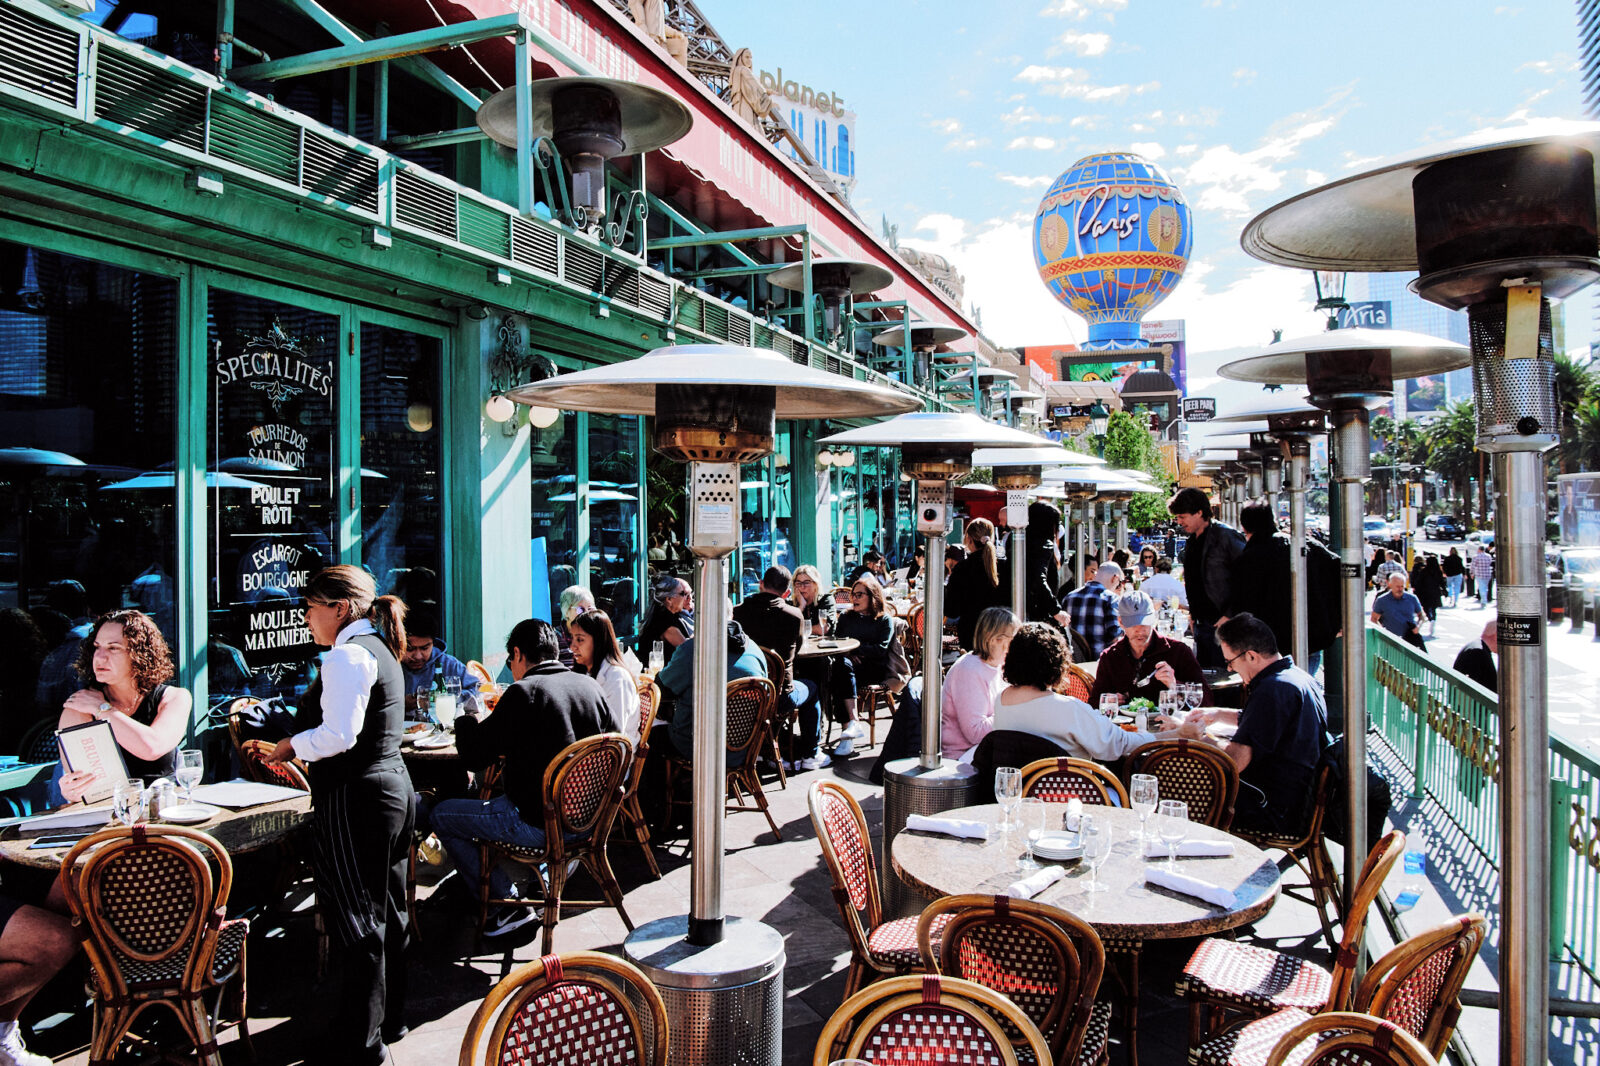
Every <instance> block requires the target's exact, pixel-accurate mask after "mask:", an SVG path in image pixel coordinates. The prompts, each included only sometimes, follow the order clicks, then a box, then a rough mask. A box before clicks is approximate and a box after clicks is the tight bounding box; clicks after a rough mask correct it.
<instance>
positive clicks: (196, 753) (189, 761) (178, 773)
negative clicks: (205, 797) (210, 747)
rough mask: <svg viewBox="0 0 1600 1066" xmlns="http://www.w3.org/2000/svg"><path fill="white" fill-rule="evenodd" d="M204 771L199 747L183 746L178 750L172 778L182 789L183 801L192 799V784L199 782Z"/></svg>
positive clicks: (203, 761) (204, 764)
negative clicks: (176, 763)
mask: <svg viewBox="0 0 1600 1066" xmlns="http://www.w3.org/2000/svg"><path fill="white" fill-rule="evenodd" d="M205 772H206V762H205V756H204V755H203V754H202V753H201V751H200V749H199V748H184V749H183V750H182V751H180V752H178V765H177V768H176V769H175V770H174V771H173V773H172V779H173V780H174V781H176V782H177V783H178V787H179V788H181V789H183V802H185V803H190V802H192V801H193V800H194V786H196V785H198V784H199V783H200V778H201V777H202V776H204V774H205Z"/></svg>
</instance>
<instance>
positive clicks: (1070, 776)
mask: <svg viewBox="0 0 1600 1066" xmlns="http://www.w3.org/2000/svg"><path fill="white" fill-rule="evenodd" d="M1093 765H1094V764H1093V763H1086V762H1085V761H1084V760H1081V759H1065V758H1061V759H1040V760H1039V761H1038V762H1032V763H1029V764H1028V765H1027V766H1024V767H1023V768H1022V794H1023V795H1024V796H1032V797H1037V798H1039V799H1042V800H1044V801H1045V802H1046V803H1066V802H1067V801H1068V800H1073V799H1077V800H1082V801H1083V802H1084V803H1090V804H1096V805H1098V806H1101V807H1112V806H1116V807H1122V806H1126V804H1125V803H1123V802H1121V798H1120V793H1121V788H1120V787H1119V786H1117V785H1116V784H1114V783H1113V782H1114V781H1115V779H1114V778H1112V777H1111V775H1110V771H1106V770H1102V771H1101V773H1103V774H1104V775H1105V776H1104V777H1101V776H1099V774H1096V773H1095V772H1094V770H1093V769H1091V767H1093Z"/></svg>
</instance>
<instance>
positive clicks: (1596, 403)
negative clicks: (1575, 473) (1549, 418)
mask: <svg viewBox="0 0 1600 1066" xmlns="http://www.w3.org/2000/svg"><path fill="white" fill-rule="evenodd" d="M1571 417H1572V432H1571V433H1570V434H1569V435H1567V436H1565V437H1563V438H1562V446H1563V449H1562V450H1563V451H1564V452H1566V453H1567V454H1568V456H1569V457H1570V459H1571V460H1572V462H1573V464H1574V465H1576V466H1577V467H1578V469H1580V470H1600V396H1596V395H1593V394H1591V395H1590V396H1589V398H1588V399H1586V400H1584V401H1583V402H1582V403H1580V404H1579V405H1578V406H1577V408H1576V409H1575V410H1574V411H1573V412H1572V416H1571Z"/></svg>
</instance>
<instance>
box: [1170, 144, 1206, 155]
mask: <svg viewBox="0 0 1600 1066" xmlns="http://www.w3.org/2000/svg"><path fill="white" fill-rule="evenodd" d="M1199 150H1200V146H1199V145H1198V144H1180V145H1178V147H1176V148H1174V149H1173V151H1174V152H1177V153H1178V154H1179V155H1194V154H1195V153H1196V152H1198V151H1199Z"/></svg>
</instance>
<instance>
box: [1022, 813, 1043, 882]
mask: <svg viewBox="0 0 1600 1066" xmlns="http://www.w3.org/2000/svg"><path fill="white" fill-rule="evenodd" d="M1017 820H1018V821H1019V822H1021V823H1022V831H1023V833H1024V835H1026V837H1027V839H1028V857H1027V858H1025V859H1018V860H1017V869H1019V870H1037V869H1038V868H1039V860H1038V859H1036V858H1034V856H1033V846H1034V845H1035V844H1037V843H1038V842H1039V837H1040V835H1041V834H1042V833H1043V832H1044V821H1045V810H1044V800H1042V799H1040V798H1039V797H1038V796H1024V797H1023V798H1022V804H1021V807H1020V812H1019V813H1018V815H1017Z"/></svg>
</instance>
